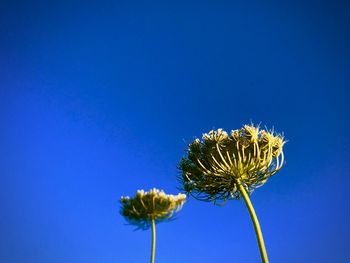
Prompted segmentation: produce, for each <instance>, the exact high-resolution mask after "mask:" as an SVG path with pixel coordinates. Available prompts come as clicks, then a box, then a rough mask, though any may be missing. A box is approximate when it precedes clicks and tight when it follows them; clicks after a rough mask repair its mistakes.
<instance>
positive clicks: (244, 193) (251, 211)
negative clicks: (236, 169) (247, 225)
mask: <svg viewBox="0 0 350 263" xmlns="http://www.w3.org/2000/svg"><path fill="white" fill-rule="evenodd" d="M238 187H239V191H240V192H241V194H242V197H243V199H244V202H245V204H246V206H247V208H248V211H249V215H250V218H251V219H252V221H253V225H254V229H255V235H256V239H257V240H258V245H259V250H260V255H261V260H262V262H263V263H268V262H269V259H268V258H267V253H266V248H265V243H264V238H263V235H262V232H261V228H260V224H259V221H258V218H257V216H256V214H255V210H254V207H253V205H252V203H251V202H250V198H249V196H248V194H247V191H246V190H245V188H244V186H243V185H242V184H241V183H238Z"/></svg>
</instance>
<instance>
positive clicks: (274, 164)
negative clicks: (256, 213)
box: [179, 125, 285, 202]
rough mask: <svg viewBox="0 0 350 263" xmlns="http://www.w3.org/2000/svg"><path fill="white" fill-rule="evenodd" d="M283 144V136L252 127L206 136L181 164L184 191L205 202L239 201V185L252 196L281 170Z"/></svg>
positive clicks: (219, 131) (196, 142) (245, 126)
mask: <svg viewBox="0 0 350 263" xmlns="http://www.w3.org/2000/svg"><path fill="white" fill-rule="evenodd" d="M284 143H285V141H284V138H283V136H281V135H279V134H275V133H274V132H273V131H265V130H261V129H259V127H255V126H254V125H244V126H243V128H241V129H239V130H234V131H231V133H230V134H228V133H226V132H225V131H223V130H222V129H218V130H216V131H210V132H209V133H205V134H204V135H203V137H202V140H200V139H195V140H194V141H193V142H192V143H191V144H190V145H189V148H188V150H187V157H185V158H182V160H181V162H180V165H179V168H180V170H181V176H180V180H181V182H182V185H183V188H184V190H185V191H186V192H188V193H190V194H191V195H193V196H194V197H196V198H198V199H200V200H205V201H214V202H216V201H217V200H223V201H226V200H228V199H229V198H233V199H239V198H240V196H241V195H240V192H239V191H238V184H242V185H243V186H244V187H245V188H246V189H247V191H248V192H251V191H253V190H254V189H255V188H257V187H259V186H261V185H263V184H264V183H265V182H266V181H267V179H268V178H269V177H270V176H272V175H273V174H275V173H276V172H277V171H278V170H279V169H281V167H282V165H283V162H284V156H283V145H284Z"/></svg>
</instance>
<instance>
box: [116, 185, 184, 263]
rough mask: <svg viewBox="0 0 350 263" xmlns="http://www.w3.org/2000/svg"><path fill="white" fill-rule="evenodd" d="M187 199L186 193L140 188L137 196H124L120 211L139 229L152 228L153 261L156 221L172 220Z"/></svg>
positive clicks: (152, 260) (152, 256)
mask: <svg viewBox="0 0 350 263" xmlns="http://www.w3.org/2000/svg"><path fill="white" fill-rule="evenodd" d="M185 201H186V195H185V194H178V195H167V194H165V193H164V191H160V190H158V189H155V188H153V189H151V190H150V191H148V192H145V191H144V190H138V191H137V193H136V196H135V197H133V198H130V197H128V196H126V197H124V196H122V197H121V199H120V202H121V204H122V207H121V211H120V213H121V214H122V215H123V216H124V217H125V218H126V220H127V221H128V222H129V223H130V224H132V225H135V226H137V229H144V230H146V229H149V228H150V227H151V228H152V248H151V263H153V262H154V257H155V243H156V226H155V225H156V223H159V222H163V221H167V220H170V219H172V218H173V217H174V215H175V213H176V212H178V211H179V210H180V209H181V208H182V206H183V204H184V203H185Z"/></svg>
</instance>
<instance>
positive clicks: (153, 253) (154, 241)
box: [151, 218, 156, 263]
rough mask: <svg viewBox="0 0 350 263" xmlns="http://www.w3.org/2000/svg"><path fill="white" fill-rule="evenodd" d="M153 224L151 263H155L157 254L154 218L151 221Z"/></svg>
mask: <svg viewBox="0 0 350 263" xmlns="http://www.w3.org/2000/svg"><path fill="white" fill-rule="evenodd" d="M151 223H152V250H151V263H154V257H155V254H156V222H155V220H154V218H152V219H151Z"/></svg>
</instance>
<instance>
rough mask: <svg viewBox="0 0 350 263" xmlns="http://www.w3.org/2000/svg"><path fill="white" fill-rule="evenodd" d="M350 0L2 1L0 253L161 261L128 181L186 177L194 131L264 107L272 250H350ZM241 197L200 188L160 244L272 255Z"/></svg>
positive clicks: (266, 215) (227, 255)
mask: <svg viewBox="0 0 350 263" xmlns="http://www.w3.org/2000/svg"><path fill="white" fill-rule="evenodd" d="M349 12H350V8H349V4H345V3H344V2H340V1H320V2H317V3H315V2H311V1H282V2H281V1H268V2H266V1H265V2H261V1H255V2H254V1H248V2H247V1H232V2H230V1H216V2H215V3H214V1H213V2H212V3H208V2H203V1H173V2H164V1H157V2H156V1H154V2H149V1H148V2H147V1H144V2H133V1H103V2H101V1H81V2H75V1H67V2H65V1H2V2H1V5H0V124H1V129H0V148H1V151H0V209H1V212H0V262H3V263H23V262H33V263H41V262H43V263H56V262H57V263H58V262H60V263H62V262H64V263H71V262H72V263H73V262H74V263H77V262H84V263H90V262H91V263H100V262H103V263H109V262H110V263H112V262H113V263H115V262H119V263H133V262H135V263H136V262H148V261H149V253H150V238H151V236H150V235H151V233H150V231H133V227H131V226H126V225H125V221H124V219H123V218H122V217H121V216H120V215H119V213H118V211H119V203H118V199H119V197H120V196H121V195H133V193H134V192H135V191H136V190H137V189H140V188H144V189H146V190H148V189H150V188H152V187H158V188H162V189H164V190H165V191H167V192H169V193H177V192H178V190H177V187H178V186H179V185H178V183H177V180H176V176H177V172H178V171H177V170H176V165H177V163H178V161H179V159H180V158H181V156H182V155H184V154H185V148H186V145H187V144H188V143H189V142H190V141H191V140H192V139H193V138H194V137H195V136H201V134H202V133H203V132H207V131H209V130H210V129H212V128H224V129H227V130H230V129H236V128H240V127H241V126H242V125H243V124H245V123H249V122H250V121H253V122H255V123H260V122H261V124H262V125H263V126H264V125H266V126H267V127H273V126H274V127H275V129H276V130H277V131H280V132H284V134H285V137H286V138H287V139H288V140H289V142H288V143H287V144H286V146H285V155H286V164H285V166H284V168H283V169H282V170H281V171H280V172H279V173H278V174H276V176H275V177H273V178H272V179H271V180H270V181H269V182H268V183H267V184H266V185H265V186H264V187H262V188H260V189H259V190H257V191H256V192H254V193H253V195H252V202H253V203H254V205H255V208H256V210H257V213H258V216H259V218H260V222H261V225H262V229H263V232H264V236H265V242H266V244H267V249H268V252H269V257H270V261H271V262H272V263H274V262H284V263H288V262H350V249H349V243H350V235H349V234H350V224H349V222H350V211H349V209H350V196H349V185H350V174H349V166H350V165H349V146H350V141H349V136H348V130H349V128H350V125H349V112H350V107H349V99H350V96H349V90H348V89H349V84H350V74H349V73H350V28H349V26H350V16H349ZM259 260H260V259H259V252H258V248H257V244H256V240H255V235H254V231H253V227H252V224H251V221H250V218H249V215H248V213H247V211H246V209H245V206H244V204H243V202H241V201H231V202H229V203H228V204H227V205H226V206H224V207H217V206H214V205H213V204H210V203H202V202H198V201H195V200H193V199H190V200H189V201H188V203H187V204H186V205H185V207H184V208H183V210H182V212H181V213H180V214H179V215H178V219H177V220H175V221H174V222H171V223H166V224H165V223H164V224H159V225H158V246H157V255H156V261H157V262H159V263H160V262H167V263H172V262H184V263H185V262H203V263H204V262H219V263H220V262H247V263H249V262H259Z"/></svg>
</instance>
